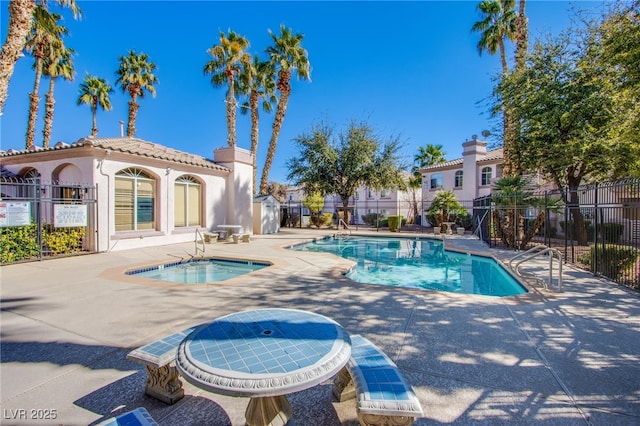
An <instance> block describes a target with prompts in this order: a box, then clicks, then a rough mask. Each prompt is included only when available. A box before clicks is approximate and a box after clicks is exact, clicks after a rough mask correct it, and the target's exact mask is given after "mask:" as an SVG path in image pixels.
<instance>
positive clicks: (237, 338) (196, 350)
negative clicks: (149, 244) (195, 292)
mask: <svg viewBox="0 0 640 426" xmlns="http://www.w3.org/2000/svg"><path fill="white" fill-rule="evenodd" d="M350 356H351V340H350V339H349V335H348V334H347V332H346V331H345V330H344V329H343V328H342V326H340V325H339V324H338V323H337V322H335V321H333V320H331V319H329V318H327V317H325V316H322V315H319V314H315V313H312V312H306V311H300V310H295V309H258V310H250V311H243V312H236V313H233V314H230V315H226V316H223V317H220V318H218V319H216V320H214V321H213V322H211V323H208V324H205V325H203V326H201V327H199V328H197V329H196V330H194V331H193V332H192V333H191V334H190V335H189V336H187V337H186V338H185V339H184V340H183V341H182V343H181V344H180V346H179V347H178V352H177V355H176V365H177V367H178V369H179V370H180V373H181V375H182V377H183V378H184V379H185V380H187V381H188V382H189V383H191V384H193V385H194V386H196V387H198V388H200V389H204V390H207V391H209V392H214V393H219V394H223V395H230V396H244V397H250V398H251V399H250V401H249V404H248V406H247V410H246V412H245V417H246V420H247V424H248V425H249V426H257V425H274V426H277V425H284V424H285V423H287V421H288V420H289V418H290V417H291V406H290V405H289V402H288V401H287V398H286V396H285V395H286V394H289V393H292V392H297V391H300V390H303V389H308V388H310V387H313V386H316V385H318V384H320V383H322V382H323V381H325V380H327V379H329V378H331V377H333V376H334V375H336V374H337V373H338V372H339V371H340V370H341V369H342V367H344V365H345V364H346V363H347V361H348V360H349V357H350Z"/></svg>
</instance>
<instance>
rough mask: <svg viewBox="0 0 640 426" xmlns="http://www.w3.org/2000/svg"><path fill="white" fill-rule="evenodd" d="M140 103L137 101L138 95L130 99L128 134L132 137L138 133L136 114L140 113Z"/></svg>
mask: <svg viewBox="0 0 640 426" xmlns="http://www.w3.org/2000/svg"><path fill="white" fill-rule="evenodd" d="M138 108H140V105H138V103H137V102H136V97H132V98H131V100H130V101H129V123H127V136H128V137H130V138H133V137H135V135H136V116H137V115H138Z"/></svg>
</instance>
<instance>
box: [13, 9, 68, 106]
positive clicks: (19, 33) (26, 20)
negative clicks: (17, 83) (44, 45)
mask: <svg viewBox="0 0 640 426" xmlns="http://www.w3.org/2000/svg"><path fill="white" fill-rule="evenodd" d="M45 3H46V2H45V1H44V0H38V1H36V0H10V2H9V25H8V27H7V38H6V39H5V42H4V44H3V45H2V50H0V115H2V111H3V109H4V104H5V102H6V101H7V90H8V88H9V80H10V79H11V76H12V75H13V70H14V68H15V65H16V62H17V61H18V59H19V58H20V57H21V56H22V50H23V49H24V47H25V43H26V40H27V35H28V34H29V30H30V29H31V23H32V20H33V15H34V12H35V10H36V5H38V4H40V5H44V4H45ZM56 3H57V4H59V5H61V6H65V7H69V8H70V9H71V11H72V12H73V16H74V18H79V17H80V15H81V11H80V8H79V7H78V6H77V5H76V2H75V0H56Z"/></svg>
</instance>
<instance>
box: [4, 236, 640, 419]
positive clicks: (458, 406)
mask: <svg viewBox="0 0 640 426" xmlns="http://www.w3.org/2000/svg"><path fill="white" fill-rule="evenodd" d="M318 234H319V233H318V232H316V231H311V230H294V231H291V230H284V231H283V232H281V233H280V234H277V235H273V236H256V237H254V238H253V240H252V242H251V243H250V244H238V245H235V244H220V243H218V244H213V245H207V251H206V255H208V256H228V257H244V258H253V259H262V260H270V261H273V262H274V266H273V267H270V268H267V269H264V270H261V271H258V272H255V273H252V274H251V275H249V276H245V277H240V278H234V279H232V280H229V281H226V282H224V283H219V284H212V285H198V286H191V287H186V286H179V285H170V284H165V283H159V282H154V281H150V280H145V279H142V278H139V277H128V276H124V275H123V274H122V271H123V270H125V269H128V268H132V267H134V266H140V265H144V264H153V263H159V262H163V261H167V260H169V259H175V258H180V257H188V254H189V253H193V251H194V245H193V244H179V245H171V246H162V247H154V248H148V249H143V250H131V251H120V252H111V253H102V254H96V255H89V256H80V257H73V258H65V259H57V260H48V261H45V262H36V263H27V264H20V265H11V266H5V267H2V268H1V269H0V273H1V274H2V275H1V278H2V287H1V297H2V312H1V314H0V321H1V322H0V325H1V330H0V331H1V343H2V345H1V348H0V350H1V352H0V356H1V364H0V368H1V371H0V373H1V374H0V376H1V378H0V380H1V387H0V390H1V393H0V404H1V412H0V414H1V415H2V417H1V418H0V423H1V424H2V425H13V424H28V425H38V424H43V425H45V424H56V425H58V424H62V425H88V424H93V423H97V422H98V421H100V420H103V419H105V418H108V417H110V416H112V415H113V413H118V412H121V411H124V410H128V409H132V408H135V407H139V406H144V407H146V408H147V409H148V410H149V411H150V412H151V414H152V415H153V416H154V417H155V418H156V419H157V420H158V421H159V423H160V424H161V425H204V424H211V425H243V424H244V410H245V408H246V404H247V399H246V398H231V397H224V396H220V395H215V394H210V393H206V392H203V391H200V390H198V389H196V388H194V387H192V386H191V385H189V384H185V389H186V394H187V395H186V396H185V398H184V399H182V400H181V401H180V402H178V403H177V404H175V405H173V406H168V405H165V404H163V403H161V402H158V401H156V400H154V399H152V398H149V397H147V396H145V395H144V392H143V389H144V382H145V376H146V373H145V372H144V370H143V369H142V367H141V365H139V364H136V363H133V362H130V361H127V360H126V359H125V356H126V354H127V353H128V352H129V351H130V350H131V349H132V348H135V347H138V346H140V345H143V344H145V343H148V342H150V341H152V340H155V339H157V338H159V337H162V336H164V335H167V334H169V333H172V332H175V331H179V330H182V329H184V328H187V327H188V326H191V325H194V324H199V323H202V322H204V321H206V320H207V319H213V318H215V317H218V316H221V315H224V314H227V313H231V312H234V311H238V310H244V309H250V308H262V307H295V308H299V309H307V310H311V311H314V312H318V313H320V314H323V315H326V316H328V317H330V318H333V319H335V320H336V321H338V322H339V323H341V324H342V325H343V326H344V327H345V328H346V329H347V330H348V331H349V332H350V333H354V334H355V333H359V334H362V335H364V336H365V337H367V338H369V339H370V340H372V341H374V342H375V343H376V344H378V345H379V346H380V347H382V348H383V349H384V350H385V351H386V352H387V353H388V354H389V356H390V357H391V358H392V359H394V360H395V361H396V363H397V364H398V365H399V367H400V368H401V369H402V370H403V372H404V374H405V375H406V377H407V378H408V380H409V381H410V382H411V384H412V385H413V387H414V389H415V391H416V393H417V395H418V397H419V398H420V400H421V403H422V405H423V408H424V410H425V417H424V418H421V419H419V420H418V421H417V422H416V425H432V424H457V425H468V424H483V425H484V424H496V425H501V424H505V425H507V424H508V425H513V424H549V425H607V426H609V425H637V424H640V298H639V297H638V294H637V293H632V292H628V291H625V290H624V289H622V288H620V287H618V286H616V285H614V284H611V283H609V282H605V281H603V280H599V279H595V278H594V277H591V276H590V275H589V274H586V273H584V272H580V271H577V270H574V269H571V268H565V280H564V290H563V291H562V292H553V291H549V290H542V289H539V288H534V289H533V290H532V291H531V292H530V293H529V294H527V295H523V296H518V297H508V298H492V297H484V296H470V295H456V294H449V293H439V292H428V291H417V290H408V289H398V288H389V287H384V286H373V285H366V284H357V283H353V282H351V281H349V280H347V279H345V278H343V277H342V276H341V273H342V272H344V271H345V269H346V268H347V267H348V266H350V265H351V263H350V262H349V261H346V260H344V259H339V258H336V257H334V256H332V255H329V254H319V253H304V252H295V251H287V250H284V249H283V248H282V247H283V246H286V245H289V244H292V243H294V242H297V241H301V240H304V239H307V238H310V237H312V236H316V235H318ZM447 246H448V247H453V246H458V247H466V248H468V249H473V250H484V251H487V250H486V249H484V248H482V247H481V246H479V243H478V242H477V241H475V240H473V239H471V238H470V237H457V236H452V237H448V239H447ZM498 255H499V256H501V257H505V256H508V255H510V254H507V253H498ZM544 266H545V265H544V263H540V264H533V265H532V267H531V268H532V270H537V272H538V273H540V274H541V277H542V278H544V277H545V276H546V275H545V274H544ZM290 401H291V405H292V407H293V416H294V419H295V424H296V425H297V426H306V425H310V426H318V425H328V426H330V425H355V424H357V420H356V414H355V407H354V403H353V401H347V402H343V403H337V402H335V401H334V400H333V399H332V396H331V383H330V382H326V383H324V384H321V385H319V386H316V387H315V388H312V389H309V390H306V391H302V392H298V393H295V394H293V395H291V396H290ZM46 415H49V417H53V416H55V419H53V420H38V419H37V417H39V416H40V417H42V416H46Z"/></svg>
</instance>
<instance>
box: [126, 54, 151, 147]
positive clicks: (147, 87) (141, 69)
mask: <svg viewBox="0 0 640 426" xmlns="http://www.w3.org/2000/svg"><path fill="white" fill-rule="evenodd" d="M155 69H156V65H155V64H154V63H153V62H150V61H149V55H147V54H146V53H140V54H137V53H136V52H135V51H134V50H130V51H129V55H128V56H121V57H120V66H119V68H118V70H117V71H116V76H117V77H118V79H117V80H116V85H120V87H121V89H122V93H127V92H128V93H129V96H130V97H131V100H130V101H129V117H128V119H129V121H128V123H127V136H128V137H130V138H132V137H134V136H135V134H136V117H137V115H138V109H139V108H140V104H138V102H137V99H138V97H140V98H144V97H145V96H146V93H147V92H149V93H150V94H151V96H154V97H155V95H156V88H155V87H154V84H157V83H158V78H157V77H156V76H155V74H153V72H154V71H155Z"/></svg>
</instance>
